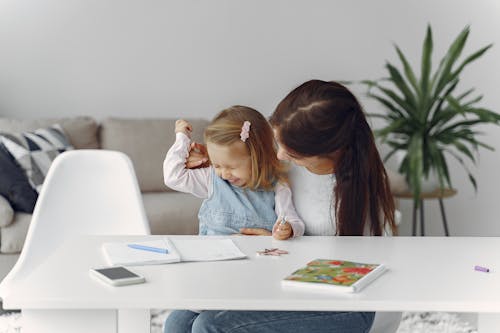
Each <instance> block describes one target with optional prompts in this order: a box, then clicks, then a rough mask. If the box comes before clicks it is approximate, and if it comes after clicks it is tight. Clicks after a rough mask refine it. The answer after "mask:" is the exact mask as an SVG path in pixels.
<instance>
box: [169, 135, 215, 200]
mask: <svg viewBox="0 0 500 333" xmlns="http://www.w3.org/2000/svg"><path fill="white" fill-rule="evenodd" d="M190 143H191V142H190V139H189V138H188V136H187V135H186V134H184V133H176V135H175V143H174V144H173V145H172V147H170V149H169V150H168V152H167V155H166V157H165V161H163V178H164V181H165V185H167V186H168V187H170V188H172V189H174V190H176V191H180V192H186V193H191V194H193V195H194V196H197V197H198V198H202V199H205V198H207V197H208V196H209V193H210V191H211V188H210V187H211V172H210V170H211V167H208V168H200V169H188V168H186V159H187V158H188V155H189V146H190Z"/></svg>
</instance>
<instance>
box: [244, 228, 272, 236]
mask: <svg viewBox="0 0 500 333" xmlns="http://www.w3.org/2000/svg"><path fill="white" fill-rule="evenodd" d="M240 234H241V235H247V236H271V235H272V234H271V232H270V231H269V230H267V229H262V228H241V229H240Z"/></svg>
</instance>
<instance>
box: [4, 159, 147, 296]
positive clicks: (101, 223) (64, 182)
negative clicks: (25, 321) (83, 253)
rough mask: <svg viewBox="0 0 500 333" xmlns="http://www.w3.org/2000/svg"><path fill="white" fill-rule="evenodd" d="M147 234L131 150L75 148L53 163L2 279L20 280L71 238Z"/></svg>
mask: <svg viewBox="0 0 500 333" xmlns="http://www.w3.org/2000/svg"><path fill="white" fill-rule="evenodd" d="M80 234H82V235H83V234H91V235H106V234H107V235H117V234H121V235H123V234H130V235H148V234H150V230H149V223H148V221H147V218H146V214H145V211H144V206H143V203H142V197H141V193H140V190H139V186H138V184H137V178H136V176H135V172H134V169H133V166H132V163H131V161H130V159H129V158H128V157H127V155H125V154H123V153H121V152H117V151H109V150H73V151H68V152H64V153H62V154H61V155H59V156H58V157H57V158H56V159H55V160H54V161H53V163H52V165H51V167H50V169H49V172H48V174H47V177H46V179H45V182H44V184H43V187H42V190H41V192H40V195H39V197H38V201H37V203H36V205H35V209H34V211H33V217H32V219H31V224H30V227H29V230H28V234H27V237H26V241H25V243H24V247H23V249H22V251H21V254H20V256H19V259H18V261H17V263H16V265H15V266H14V268H13V269H12V270H11V271H10V272H9V274H8V275H7V277H6V278H5V279H4V280H3V281H2V283H1V284H0V296H1V295H3V293H4V292H6V291H7V290H8V284H9V281H12V280H13V279H22V278H23V277H24V276H26V275H27V274H29V273H30V271H32V270H33V269H34V268H35V267H36V266H37V265H38V264H39V263H41V262H42V261H43V260H44V258H46V257H47V256H49V255H50V253H51V252H52V251H54V250H55V249H56V248H57V247H58V246H59V245H60V244H61V243H62V242H64V241H65V240H66V239H68V237H71V236H75V235H80Z"/></svg>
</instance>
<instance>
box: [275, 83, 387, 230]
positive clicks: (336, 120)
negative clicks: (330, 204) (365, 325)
mask: <svg viewBox="0 0 500 333" xmlns="http://www.w3.org/2000/svg"><path fill="white" fill-rule="evenodd" d="M270 122H271V125H272V126H273V127H274V128H275V130H276V131H277V133H278V137H279V139H280V142H281V143H282V145H284V146H285V147H286V148H287V149H288V150H290V151H291V152H293V153H294V154H296V155H298V156H302V157H311V156H318V157H326V158H330V159H332V161H333V165H334V172H335V177H336V186H335V188H334V190H333V191H334V197H335V202H334V204H335V205H334V206H335V212H334V214H335V217H336V219H335V220H336V230H337V231H336V233H337V235H341V236H360V235H363V233H364V230H365V224H366V223H367V222H368V223H369V230H370V234H371V235H376V236H380V235H382V234H383V231H384V228H385V227H386V225H388V226H389V227H390V229H391V230H392V232H393V234H395V233H396V226H395V223H394V199H393V197H392V195H391V192H390V189H389V181H388V178H387V174H386V172H385V169H384V165H383V164H382V161H381V159H380V155H379V153H378V151H377V148H376V146H375V140H374V137H373V134H372V131H371V129H370V126H369V125H368V123H367V121H366V118H365V115H364V113H363V110H362V108H361V105H360V104H359V102H358V101H357V99H356V97H354V95H353V94H352V93H351V92H350V91H349V90H348V89H347V88H346V87H344V86H343V85H341V84H339V83H336V82H325V81H320V80H311V81H308V82H305V83H304V84H302V85H300V86H299V87H297V88H295V89H294V90H293V91H291V92H290V93H289V94H288V95H287V96H286V97H285V99H283V101H281V102H280V103H279V105H278V107H277V108H276V110H275V112H274V113H273V115H272V116H271V119H270Z"/></svg>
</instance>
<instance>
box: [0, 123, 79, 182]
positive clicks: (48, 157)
mask: <svg viewBox="0 0 500 333" xmlns="http://www.w3.org/2000/svg"><path fill="white" fill-rule="evenodd" d="M0 143H2V144H3V145H4V147H5V148H6V149H7V150H8V151H9V153H10V154H11V155H12V157H13V158H14V159H15V161H16V162H17V164H18V165H19V166H20V167H21V168H22V169H23V170H24V172H25V173H26V176H27V177H28V180H29V182H30V184H31V186H32V187H33V188H34V189H35V190H36V191H37V192H40V189H41V187H42V184H43V181H44V180H45V176H46V175H47V172H48V171H49V167H50V165H51V163H52V161H53V160H54V159H55V158H56V156H57V155H59V154H60V153H62V152H64V151H66V150H72V149H73V146H71V144H70V143H69V140H68V138H67V137H66V135H65V134H64V131H63V129H62V127H61V126H60V125H59V124H55V125H53V126H51V127H49V128H41V129H38V130H36V131H34V132H24V133H19V134H11V133H9V134H7V133H0Z"/></svg>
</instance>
